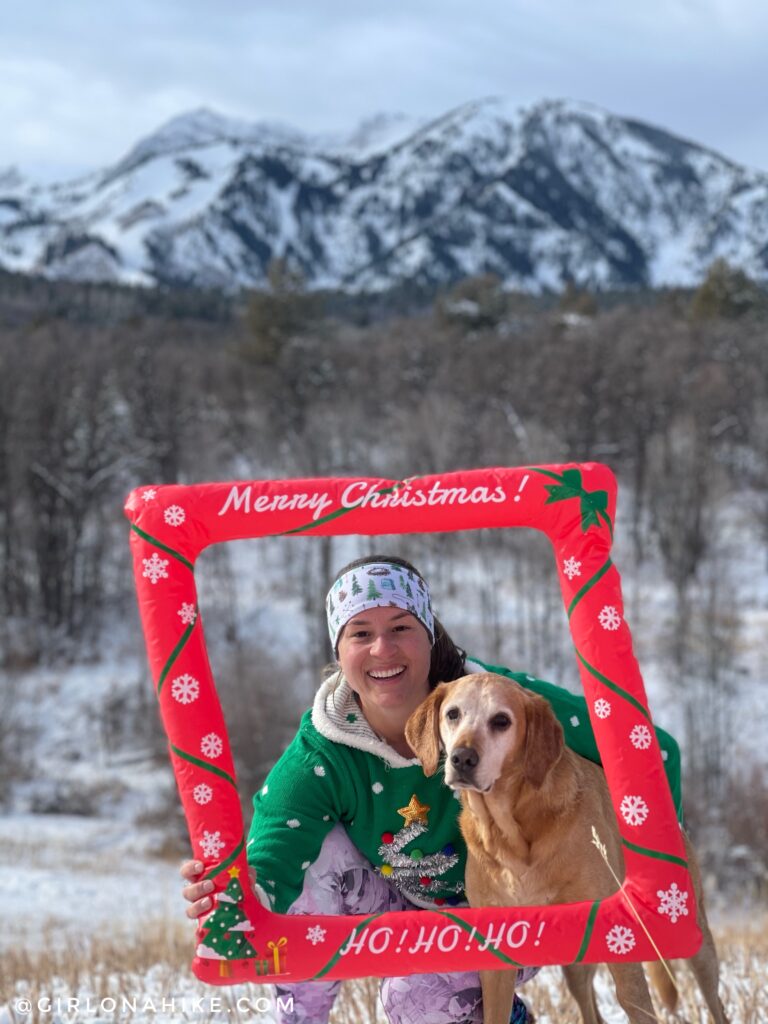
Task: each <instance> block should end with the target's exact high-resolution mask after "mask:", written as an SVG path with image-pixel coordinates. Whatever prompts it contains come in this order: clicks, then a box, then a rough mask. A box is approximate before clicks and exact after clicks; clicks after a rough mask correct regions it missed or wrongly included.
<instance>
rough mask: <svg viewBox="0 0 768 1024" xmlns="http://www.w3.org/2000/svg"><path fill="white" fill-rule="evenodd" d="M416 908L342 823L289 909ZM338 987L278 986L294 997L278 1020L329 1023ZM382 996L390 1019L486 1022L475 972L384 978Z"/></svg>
mask: <svg viewBox="0 0 768 1024" xmlns="http://www.w3.org/2000/svg"><path fill="white" fill-rule="evenodd" d="M413 909H414V907H413V904H411V903H409V902H408V901H407V900H406V899H405V897H404V896H402V895H401V894H400V892H399V891H398V890H397V889H396V888H395V887H394V886H393V885H390V884H389V882H387V881H386V879H384V878H382V877H381V875H377V874H376V872H375V871H374V870H373V867H372V866H371V864H370V863H369V862H368V861H367V860H366V859H365V857H363V855H362V854H361V853H360V851H359V850H358V849H357V847H355V846H354V845H353V844H352V842H351V841H350V839H349V837H348V836H347V833H346V832H345V831H344V828H343V827H342V826H341V825H335V826H334V828H333V829H332V830H331V831H330V832H329V834H328V836H327V837H326V839H325V842H324V843H323V846H322V848H321V850H320V855H319V857H318V858H317V860H316V861H315V863H314V864H312V865H311V867H309V868H308V869H307V871H306V874H305V875H304V888H303V891H302V893H301V895H300V896H299V897H298V899H297V900H296V902H295V903H294V904H293V905H292V906H291V908H290V909H289V911H288V913H289V914H375V913H377V912H380V911H386V910H413ZM537 970H538V968H524V969H523V970H522V971H520V972H519V974H518V982H523V981H527V980H528V979H529V978H531V977H533V975H534V974H535V973H536V971H537ZM340 988H341V982H340V981H311V982H297V983H296V984H295V985H290V986H280V987H278V989H277V991H278V994H279V995H281V996H282V997H283V999H284V1000H287V998H288V997H290V996H292V997H293V1010H292V1011H287V1010H283V1011H282V1013H281V1016H280V1017H279V1021H280V1024H326V1022H327V1020H328V1015H329V1014H330V1012H331V1008H332V1006H333V1003H334V1000H335V999H336V996H337V995H338V994H339V989H340ZM381 1001H382V1003H383V1005H384V1012H385V1013H386V1016H387V1020H388V1021H389V1022H390V1024H460V1022H461V1024H463V1022H467V1024H482V1020H483V1009H482V996H481V992H480V978H479V977H478V974H477V971H462V972H456V973H451V974H409V975H407V976H406V977H403V978H383V979H382V982H381ZM278 1005H280V1004H278Z"/></svg>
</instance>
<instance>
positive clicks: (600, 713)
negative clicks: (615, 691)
mask: <svg viewBox="0 0 768 1024" xmlns="http://www.w3.org/2000/svg"><path fill="white" fill-rule="evenodd" d="M610 713H611V705H610V704H609V703H608V701H607V700H605V698H603V697H598V699H597V700H596V701H595V714H596V715H597V717H598V718H607V717H608V716H609V715H610Z"/></svg>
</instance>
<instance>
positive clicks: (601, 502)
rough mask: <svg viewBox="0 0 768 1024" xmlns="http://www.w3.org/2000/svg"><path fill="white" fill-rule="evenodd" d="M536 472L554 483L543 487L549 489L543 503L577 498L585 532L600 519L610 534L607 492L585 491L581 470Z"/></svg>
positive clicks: (611, 527)
mask: <svg viewBox="0 0 768 1024" xmlns="http://www.w3.org/2000/svg"><path fill="white" fill-rule="evenodd" d="M534 471H535V472H536V473H542V474H543V475H544V476H549V477H551V478H552V479H553V480H557V483H556V484H546V486H545V489H546V490H547V491H549V497H548V498H547V500H546V501H545V502H544V504H545V505H552V504H554V503H555V502H557V501H568V500H570V499H571V498H579V499H580V501H581V528H582V530H583V531H584V532H585V533H586V532H587V530H588V529H589V528H590V526H597V527H599V526H600V520H601V519H602V520H603V521H604V522H605V525H606V526H607V527H608V529H609V531H610V533H611V536H613V526H612V524H611V520H610V516H609V515H608V492H607V491H587V490H585V488H584V485H583V484H582V480H581V470H579V469H564V470H563V472H562V474H561V475H558V474H557V473H552V472H550V471H549V470H546V469H535V468H534Z"/></svg>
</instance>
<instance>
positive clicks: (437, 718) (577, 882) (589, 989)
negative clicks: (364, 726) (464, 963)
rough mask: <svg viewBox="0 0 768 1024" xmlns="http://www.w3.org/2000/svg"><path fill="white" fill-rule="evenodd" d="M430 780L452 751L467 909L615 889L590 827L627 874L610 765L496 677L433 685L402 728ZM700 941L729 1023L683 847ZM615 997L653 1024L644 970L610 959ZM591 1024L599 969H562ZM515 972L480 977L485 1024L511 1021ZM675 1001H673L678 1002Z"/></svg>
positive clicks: (701, 958) (543, 704) (669, 990)
mask: <svg viewBox="0 0 768 1024" xmlns="http://www.w3.org/2000/svg"><path fill="white" fill-rule="evenodd" d="M405 734H406V737H407V739H408V742H409V744H410V745H411V748H412V749H413V750H414V752H415V753H416V754H417V755H418V757H419V758H420V759H421V763H422V765H423V767H424V772H425V773H426V774H427V775H432V774H434V772H435V771H437V767H438V762H439V760H440V755H441V752H443V751H444V752H445V781H446V783H447V784H448V785H449V786H450V787H451V788H452V789H454V790H457V791H459V792H460V794H461V804H462V813H461V818H460V822H461V830H462V833H463V835H464V838H465V840H466V843H467V848H468V853H469V856H468V860H467V876H466V887H467V898H468V899H469V903H470V905H471V906H536V905H539V906H543V905H544V904H550V903H572V902H575V901H578V900H595V899H601V898H604V897H606V896H608V895H610V894H611V893H612V892H615V891H616V888H617V886H616V882H615V880H614V878H613V876H612V875H611V873H610V870H609V869H608V867H607V866H606V864H605V863H604V861H603V859H602V857H601V856H600V854H599V853H598V851H597V850H596V849H595V847H594V846H593V844H592V827H593V826H594V827H595V828H596V829H597V832H598V834H599V836H600V839H601V841H602V842H603V843H605V845H606V847H607V852H608V858H609V860H610V863H611V864H612V865H613V866H614V870H615V871H616V872H617V874H618V875H619V877H621V876H623V871H624V867H623V859H622V855H621V845H620V842H619V833H618V829H617V827H616V818H615V815H614V812H613V808H612V805H611V800H610V796H609V793H608V787H607V785H606V782H605V776H604V775H603V771H602V769H601V768H600V767H599V766H598V765H596V764H593V763H592V762H591V761H587V760H585V759H584V758H582V757H579V756H578V755H577V754H575V753H574V752H573V751H572V750H569V748H568V747H566V746H565V745H564V743H563V731H562V728H561V726H560V723H559V722H558V721H557V719H556V718H555V715H554V713H553V711H552V708H551V707H550V705H549V703H548V702H547V701H546V700H544V698H543V697H539V696H538V695H537V694H533V693H530V692H529V691H527V690H525V689H523V687H521V686H519V685H518V684H517V683H515V682H513V681H512V680H510V679H505V678H504V677H502V676H498V675H495V674H493V673H482V674H477V675H469V676H464V677H462V678H461V679H456V680H455V681H454V682H451V683H442V684H441V685H439V686H437V687H436V688H435V689H434V690H433V691H432V693H431V694H430V696H429V697H428V698H427V700H426V701H424V703H423V704H422V705H421V706H420V707H418V708H417V709H416V711H414V713H413V714H412V715H411V717H410V719H409V720H408V723H407V725H406V730H405ZM686 847H687V850H688V857H689V863H690V864H691V873H692V876H693V880H694V886H695V891H696V908H697V913H698V920H699V924H700V927H701V930H702V933H703V935H704V941H703V944H702V947H701V949H700V950H699V952H698V953H697V954H696V955H695V956H694V957H692V958H691V960H690V961H689V963H690V965H691V968H692V969H693V972H694V974H695V976H696V978H697V980H698V983H699V985H700V987H701V990H702V993H703V995H704V998H705V1000H706V1003H707V1006H708V1007H709V1011H710V1013H711V1014H712V1017H713V1019H714V1021H715V1022H716V1024H728V1022H727V1020H726V1017H725V1012H724V1010H723V1006H722V1003H721V1002H720V999H719V996H718V992H717V987H718V962H717V953H716V951H715V946H714V943H713V941H712V935H711V933H710V930H709V927H708V925H707V919H706V915H705V913H704V906H703V903H702V890H701V880H700V875H699V871H698V868H697V866H696V863H695V861H694V859H693V854H692V851H691V849H690V845H689V844H688V841H687V839H686ZM608 968H609V970H610V972H611V974H612V975H613V979H614V982H615V985H616V996H617V999H618V1001H619V1003H620V1004H621V1006H622V1008H623V1010H624V1011H625V1013H626V1014H627V1016H628V1017H629V1020H630V1021H631V1022H632V1024H649V1022H650V1021H656V1020H657V1018H656V1015H655V1013H654V1009H653V1004H652V1003H651V999H650V995H649V992H648V985H647V983H646V980H645V974H644V972H643V966H642V964H639V963H610V964H608ZM649 968H650V971H651V977H652V978H653V980H654V983H655V984H656V986H657V987H658V989H659V992H660V995H661V996H662V999H663V1000H664V1002H665V1003H666V1004H667V1005H668V1008H670V1009H671V1008H673V1007H674V1001H675V999H676V990H675V988H674V986H673V985H672V984H671V982H670V981H669V979H668V978H667V976H666V974H665V973H664V972H663V969H661V967H660V965H658V964H655V965H649ZM563 970H564V972H565V978H566V982H567V984H568V988H569V989H570V991H571V993H572V994H573V996H574V998H575V999H576V1002H577V1003H578V1005H579V1009H580V1010H581V1016H582V1018H583V1020H584V1024H601V1020H602V1019H601V1017H600V1015H599V1013H598V1011H597V1003H596V1000H595V994H594V989H593V979H594V975H595V970H596V967H595V965H594V964H571V965H569V966H567V967H564V968H563ZM515 974H516V972H515V971H514V970H499V971H481V972H480V978H481V982H482V988H483V1007H484V1020H485V1024H507V1022H508V1021H509V1015H510V1010H511V1007H512V1001H513V998H514V986H515ZM670 1004H671V1005H670Z"/></svg>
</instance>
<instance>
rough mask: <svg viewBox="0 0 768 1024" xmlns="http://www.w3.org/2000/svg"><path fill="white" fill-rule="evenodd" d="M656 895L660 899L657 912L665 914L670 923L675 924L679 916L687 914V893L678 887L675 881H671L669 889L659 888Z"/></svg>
mask: <svg viewBox="0 0 768 1024" xmlns="http://www.w3.org/2000/svg"><path fill="white" fill-rule="evenodd" d="M656 895H657V896H658V897H659V899H660V900H661V903H660V904H659V906H658V911H659V913H660V914H666V915H667V916H668V917H669V920H670V921H671V922H672V924H677V919H678V918H679V917H687V916H688V907H687V906H686V903H687V902H688V893H687V892H685V891H684V890H681V889H680V888H678V885H677V882H673V883H672V884H671V885H670V887H669V889H666V890H665V889H659V891H658V892H657V893H656Z"/></svg>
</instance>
